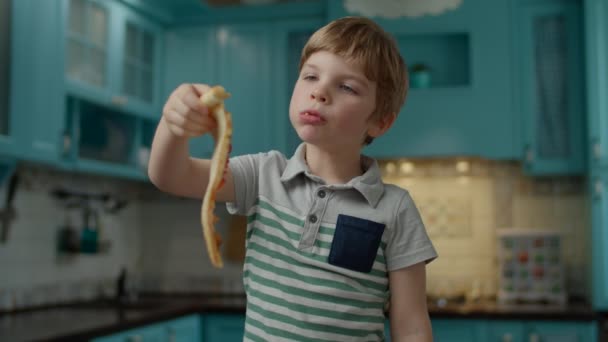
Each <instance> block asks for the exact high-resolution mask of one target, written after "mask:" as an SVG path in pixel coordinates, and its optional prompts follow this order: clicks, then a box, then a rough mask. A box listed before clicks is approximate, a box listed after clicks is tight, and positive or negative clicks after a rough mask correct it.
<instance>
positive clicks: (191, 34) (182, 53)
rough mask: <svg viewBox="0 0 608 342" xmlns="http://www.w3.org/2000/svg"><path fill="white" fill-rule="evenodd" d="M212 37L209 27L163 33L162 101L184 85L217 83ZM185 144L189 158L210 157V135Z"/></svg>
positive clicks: (212, 31)
mask: <svg viewBox="0 0 608 342" xmlns="http://www.w3.org/2000/svg"><path fill="white" fill-rule="evenodd" d="M216 34H217V31H216V30H215V29H214V28H213V27H210V26H202V27H201V26H197V27H194V28H193V27H187V28H182V27H177V28H174V29H170V30H169V31H168V32H167V33H166V35H165V40H166V46H167V52H166V54H167V55H166V65H165V68H164V78H163V79H164V82H163V89H162V98H163V101H166V100H167V99H168V98H169V95H171V93H172V92H173V91H174V90H175V89H176V88H177V87H178V86H179V85H181V84H184V83H203V84H209V85H215V84H217V83H218V80H217V70H216V68H215V65H216V63H217V56H216V53H215V51H216V50H215V46H214V43H215V41H216ZM228 90H230V89H228ZM229 110H231V109H229ZM189 144H190V155H192V156H194V157H198V158H210V157H211V156H212V154H213V148H214V142H213V139H212V138H211V136H210V135H204V136H202V137H197V138H193V139H190V142H189Z"/></svg>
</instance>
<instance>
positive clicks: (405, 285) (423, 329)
mask: <svg viewBox="0 0 608 342" xmlns="http://www.w3.org/2000/svg"><path fill="white" fill-rule="evenodd" d="M389 286H390V292H391V299H390V309H389V312H390V313H389V315H390V323H391V341H394V342H405V341H407V342H410V341H416V342H432V341H433V333H432V329H431V321H430V318H429V313H428V308H427V306H426V264H425V263H424V262H420V263H417V264H415V265H412V266H409V267H406V268H402V269H399V270H396V271H392V272H389Z"/></svg>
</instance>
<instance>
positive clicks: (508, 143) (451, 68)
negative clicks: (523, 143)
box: [328, 0, 520, 159]
mask: <svg viewBox="0 0 608 342" xmlns="http://www.w3.org/2000/svg"><path fill="white" fill-rule="evenodd" d="M509 3H510V1H507V0H500V1H491V2H489V1H483V0H471V1H463V2H462V4H461V5H460V7H458V8H457V9H455V10H452V11H447V12H445V13H442V14H440V15H429V16H423V17H416V18H406V17H400V18H396V19H385V18H373V19H375V20H377V22H378V23H379V24H380V25H381V26H383V27H384V28H385V29H386V30H387V31H388V32H390V33H391V34H392V35H393V36H394V37H395V39H396V41H397V44H398V46H399V49H400V51H401V53H402V55H403V57H404V59H405V61H406V63H407V64H408V66H409V67H410V79H412V77H413V73H412V71H413V70H412V68H411V67H412V66H414V65H415V64H426V65H427V66H428V67H430V69H431V82H430V84H429V85H428V86H425V87H422V86H421V87H414V83H413V82H410V88H411V89H410V91H409V93H408V96H407V98H406V101H405V105H404V107H403V108H402V110H401V112H400V113H399V116H398V117H397V120H396V121H395V123H394V125H393V127H392V128H391V129H390V130H389V131H388V132H387V133H386V134H385V135H384V136H382V137H380V138H379V139H376V140H375V141H374V142H373V143H372V144H371V145H370V146H369V147H368V148H366V150H365V151H364V152H365V153H367V154H369V155H371V156H374V157H378V158H392V157H440V156H461V155H471V156H481V157H486V158H496V159H514V158H518V157H519V155H520V152H519V151H520V142H519V138H518V136H517V134H518V127H517V121H516V120H514V119H513V106H512V99H511V97H512V93H513V92H512V77H511V75H512V71H511V68H512V59H511V56H510V53H511V49H510V44H507V43H505V42H507V41H508V40H509V38H510V37H511V32H510V26H509V25H510V22H509V15H506V14H505V13H509ZM328 11H329V12H328V16H329V19H334V18H338V17H342V16H344V15H353V14H355V15H358V13H349V12H347V11H346V9H345V8H344V5H343V2H342V1H329V2H328Z"/></svg>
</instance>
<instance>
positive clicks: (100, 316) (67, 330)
mask: <svg viewBox="0 0 608 342" xmlns="http://www.w3.org/2000/svg"><path fill="white" fill-rule="evenodd" d="M245 305H246V300H245V297H244V296H243V295H218V294H206V295H204V294H192V295H185V294H177V295H167V294H156V295H152V294H149V295H146V296H142V297H141V298H140V299H139V300H138V301H136V302H132V303H129V304H126V305H123V306H118V305H116V304H115V303H112V302H109V301H96V302H90V303H79V304H72V305H63V306H56V307H49V308H40V309H36V310H29V311H23V312H15V313H5V314H0V341H86V340H89V339H92V338H95V337H99V336H105V335H110V334H113V333H116V332H119V331H123V330H128V329H131V328H135V327H138V326H143V325H146V324H152V323H156V322H162V321H166V320H170V319H173V318H177V317H180V316H184V315H188V314H196V313H237V314H239V313H240V314H243V313H244V312H245ZM429 313H430V315H431V318H435V319H439V318H448V319H452V318H458V319H505V320H509V319H523V320H577V321H591V320H594V319H596V317H597V315H596V313H595V312H593V310H592V308H591V306H590V305H588V304H585V303H574V304H570V305H567V306H563V307H561V306H548V305H508V306H507V305H498V304H496V303H493V302H485V303H477V304H466V303H460V304H459V303H455V304H450V303H448V304H447V305H445V306H443V307H439V306H437V305H435V304H433V303H429Z"/></svg>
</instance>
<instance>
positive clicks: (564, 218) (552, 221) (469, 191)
mask: <svg viewBox="0 0 608 342" xmlns="http://www.w3.org/2000/svg"><path fill="white" fill-rule="evenodd" d="M381 166H382V169H383V172H384V179H385V181H386V182H388V183H394V184H396V185H399V186H401V187H403V188H406V189H408V190H409V191H410V193H411V194H412V197H413V198H414V200H415V202H416V203H417V206H418V208H419V210H420V212H421V214H422V217H423V220H424V222H425V225H426V227H427V231H428V233H429V235H430V237H431V239H432V240H433V243H434V244H435V247H436V248H437V251H438V253H439V258H438V259H437V260H435V261H433V262H432V263H431V264H429V266H428V268H427V272H428V277H427V278H428V284H427V289H428V292H429V294H431V295H448V296H451V295H459V294H465V295H466V293H467V292H468V291H469V290H470V289H471V286H472V284H473V282H477V285H476V286H478V287H480V288H481V291H482V292H483V294H485V295H486V296H488V297H492V296H494V295H495V294H496V290H497V281H496V279H497V272H498V270H497V256H496V249H497V248H496V242H497V235H496V233H497V230H498V229H512V228H520V229H538V230H556V231H559V232H560V233H561V234H562V250H561V252H562V255H561V257H562V261H563V262H564V264H565V269H566V287H567V289H568V290H569V291H570V293H571V294H574V295H581V296H585V297H588V295H589V294H590V288H589V286H590V279H589V272H588V271H589V262H588V260H590V253H589V252H590V251H589V250H590V248H589V246H590V242H589V236H590V222H589V212H588V204H587V201H586V194H585V192H586V191H585V189H586V188H585V181H584V179H583V178H577V177H571V178H569V177H543V178H531V177H529V176H526V175H524V174H522V172H521V169H522V168H521V165H520V164H518V163H509V162H491V161H487V160H478V159H469V160H464V159H462V160H457V159H451V160H426V161H420V160H418V161H407V160H397V161H387V162H383V163H382V164H381ZM441 292H443V293H441ZM445 292H447V293H445Z"/></svg>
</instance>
